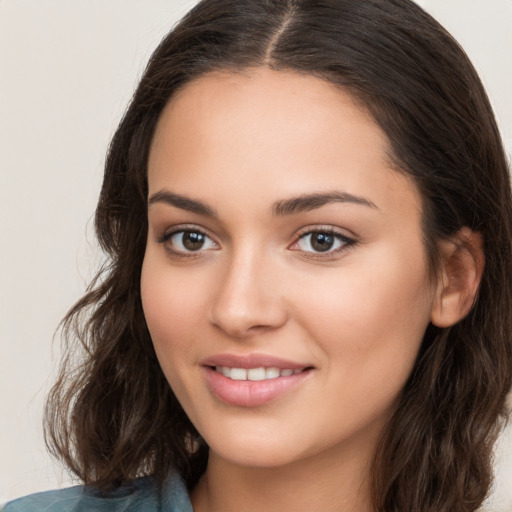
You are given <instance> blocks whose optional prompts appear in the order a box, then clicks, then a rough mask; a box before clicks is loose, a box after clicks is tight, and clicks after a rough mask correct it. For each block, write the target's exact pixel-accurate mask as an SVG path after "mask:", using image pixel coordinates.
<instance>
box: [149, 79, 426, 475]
mask: <svg viewBox="0 0 512 512" xmlns="http://www.w3.org/2000/svg"><path fill="white" fill-rule="evenodd" d="M387 147H388V142H387V140H386V137H385V135H384V133H383V132H382V131H381V130H380V128H379V127H378V126H377V125H376V123H375V122H374V121H373V120H372V119H371V117H370V116H369V115H368V114H367V113H365V112H364V111H363V110H362V109H361V108H360V107H358V106H357V105H356V104H355V103H354V102H353V101H352V99H351V97H350V96H349V95H347V94H345V93H343V92H340V90H339V89H336V88H334V87H333V86H332V85H330V84H329V83H327V82H324V81H323V80H321V79H318V78H314V77H310V76H303V75H298V74H295V73H293V72H276V71H271V70H268V69H258V70H253V71H251V72H247V73H244V74H211V75H207V76H205V77H202V78H201V79H199V80H197V81H196V82H193V83H192V84H189V85H187V86H186V88H184V89H183V90H182V91H181V92H180V93H179V94H178V95H177V96H175V97H174V98H173V99H172V101H171V102H170V103H169V104H168V105H167V107H166V108H165V110H164V111H163V113H162V116H161V118H160V120H159V124H158V127H157V130H156V134H155V137H154V140H153V144H152V147H151V151H150V158H149V167H148V180H149V208H148V219H149V233H148V239H147V248H146V255H145V259H144V264H143V269H142V282H141V289H142V301H143V307H144V313H145V315H146V320H147V324H148V327H149V330H150V333H151V336H152V339H153V343H154V346H155V350H156V353H157V356H158V359H159V362H160V365H161V367H162V369H163V371H164V373H165V375H166V377H167V379H168V381H169V384H170V385H171V387H172V389H173V391H174V393H175V394H176V396H177V398H178V400H179V401H180V403H181V404H182V406H183V408H184V409H185V411H186V413H187V414H188V416H189V418H190V419H191V421H192V422H193V423H194V425H195V426H196V428H197V430H198V431H199V432H200V433H201V434H202V436H203V437H204V439H205V440H206V442H207V443H208V445H209V446H210V449H211V450H212V453H214V454H215V455H216V456H217V457H220V458H222V459H224V460H226V461H230V462H231V463H234V464H239V465H246V466H257V467H274V466H279V465H284V464H289V463H293V462H297V461H300V460H305V459H307V458H310V457H322V456H326V454H337V456H339V455H340V454H346V453H352V454H353V453H366V452H367V450H368V447H369V446H374V444H375V440H376V438H377V436H378V434H379V433H380V432H381V429H382V428H383V425H384V424H385V423H386V421H387V420H388V419H389V417H390V414H391V413H392V412H393V410H394V407H395V404H396V401H397V397H398V396H399V393H400V391H401V389H402V388H403V386H404V383H405V381H406V379H407V377H408V376H409V374H410V372H411V369H412V367H413V364H414V360H415V357H416V355H417V352H418V349H419V346H420V343H421V340H422V337H423V334H424V332H425V329H426V326H427V324H428V323H429V320H430V315H431V308H432V300H433V290H432V286H431V285H430V284H429V283H430V280H429V273H428V266H427V262H426V254H425V250H424V247H423V244H422V236H421V205H420V203H421V200H420V197H419V194H418V192H417V190H416V188H415V185H414V184H413V183H412V182H411V181H410V180H409V179H408V178H407V177H405V176H404V175H402V174H399V173H397V172H396V171H394V170H392V169H391V168H390V167H389V165H388V162H387V156H386V155H387ZM372 443H373V444H372Z"/></svg>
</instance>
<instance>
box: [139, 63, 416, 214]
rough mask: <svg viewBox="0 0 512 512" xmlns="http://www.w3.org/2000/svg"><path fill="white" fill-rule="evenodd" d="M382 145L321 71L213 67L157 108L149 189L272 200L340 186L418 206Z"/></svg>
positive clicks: (367, 119)
mask: <svg viewBox="0 0 512 512" xmlns="http://www.w3.org/2000/svg"><path fill="white" fill-rule="evenodd" d="M388 148H389V143H388V139H387V137H386V135H385V133H384V132H383V131H382V130H381V129H380V127H379V126H378V125H377V124H376V122H375V121H374V120H373V118H372V117H371V116H370V115H369V114H368V113H367V112H366V111H365V110H364V109H363V108H362V107H361V106H359V105H358V104H357V103H356V102H355V100H354V99H353V98H352V97H351V96H350V95H349V94H348V93H346V92H344V91H342V90H340V88H338V87H336V86H334V85H332V84H331V83H329V82H327V81H325V80H322V79H320V78H317V77H313V76H310V75H302V74H299V73H296V72H291V71H284V72H283V71H273V70H270V69H267V68H261V69H255V70H251V71H248V72H244V73H227V72H226V73H212V74H209V75H206V76H203V77H201V78H199V79H197V80H195V81H194V82H192V83H190V84H188V85H187V86H185V87H184V88H183V89H182V90H181V91H180V92H179V93H178V94H176V96H175V97H173V98H172V100H171V101H170V102H169V103H168V105H167V106H166V108H165V109H164V111H163V113H162V115H161V117H160V120H159V123H158V126H157V130H156V133H155V137H154V140H153V144H152V147H151V151H150V158H149V167H148V180H149V187H150V193H154V192H156V191H157V190H158V189H160V188H172V189H173V191H174V192H177V193H185V194H189V193H190V191H191V190H193V193H194V195H195V197H196V198H198V199H205V200H206V199H213V200H214V201H217V200H218V201H217V202H221V200H222V199H223V200H233V198H234V194H236V195H237V197H238V198H244V199H245V200H246V203H245V204H246V205H249V204H251V201H250V199H251V198H253V197H254V195H255V194H259V197H260V200H264V199H266V198H267V197H268V201H269V202H274V201H275V200H278V199H281V198H283V197H286V196H297V195H300V194H304V193H305V192H308V193H311V192H323V191H325V190H329V189H339V188H342V189H343V192H346V193H352V194H354V195H379V194H380V195H381V196H382V195H384V196H386V197H381V198H380V200H381V201H384V200H385V201H387V202H389V203H393V202H396V201H397V199H399V200H400V201H404V200H406V199H409V200H411V201H412V202H411V204H414V205H416V206H418V204H419V202H418V200H419V198H418V193H417V191H416V187H415V186H414V184H413V183H412V182H411V181H410V180H409V179H408V178H407V177H405V176H404V175H403V174H401V173H398V172H396V171H395V170H393V169H391V166H390V164H389V158H388ZM226 190H227V191H228V192H230V194H226ZM383 193H384V194H383ZM200 196H204V197H200ZM276 196H279V197H276ZM370 199H371V198H370ZM372 202H376V201H374V200H373V199H372Z"/></svg>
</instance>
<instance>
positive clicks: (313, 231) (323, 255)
mask: <svg viewBox="0 0 512 512" xmlns="http://www.w3.org/2000/svg"><path fill="white" fill-rule="evenodd" d="M312 235H325V236H328V237H333V238H334V240H335V242H336V241H337V242H340V243H341V246H339V247H337V248H336V249H334V250H331V249H330V248H329V249H327V250H325V251H304V250H301V249H300V248H298V245H299V243H300V241H301V240H304V239H306V238H307V237H309V236H312ZM356 243H357V241H356V240H355V239H354V238H350V237H348V236H346V235H344V234H342V233H340V232H339V231H337V230H335V229H334V228H332V227H327V228H326V227H318V228H315V227H313V228H311V227H310V228H306V229H305V230H303V231H302V232H301V233H299V236H298V239H297V241H296V242H294V243H293V244H292V245H291V246H290V249H291V250H296V251H302V252H303V253H304V254H307V256H306V257H308V258H313V259H317V260H321V259H329V258H332V257H333V256H337V255H338V254H340V253H342V252H345V251H346V250H348V249H349V248H350V247H353V246H354V245H355V244H356ZM309 245H310V246H311V241H310V242H309ZM294 247H297V249H295V248H294Z"/></svg>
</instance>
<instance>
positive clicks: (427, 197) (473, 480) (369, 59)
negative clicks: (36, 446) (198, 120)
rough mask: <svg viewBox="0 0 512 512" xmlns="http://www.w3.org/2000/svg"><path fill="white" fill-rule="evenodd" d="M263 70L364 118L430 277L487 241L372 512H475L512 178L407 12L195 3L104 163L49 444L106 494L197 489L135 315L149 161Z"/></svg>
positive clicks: (445, 41)
mask: <svg viewBox="0 0 512 512" xmlns="http://www.w3.org/2000/svg"><path fill="white" fill-rule="evenodd" d="M255 66H269V67H270V68H272V69H275V70H294V71H296V72H299V73H304V74H309V75H314V76H317V77H319V78H322V79H324V80H327V81H329V82H331V83H333V84H335V85H337V86H338V87H340V88H342V89H343V90H345V91H347V92H348V93H350V94H351V95H352V96H353V97H354V98H355V99H356V100H357V101H358V102H359V103H360V105H361V106H363V107H364V108H365V109H367V111H368V112H369V113H370V114H371V115H372V116H373V118H374V120H375V121H376V122H377V123H378V125H380V127H381V128H382V129H383V130H384V131H385V133H386V134H387V136H388V138H389V143H390V152H391V157H392V160H393V162H394V164H395V167H396V169H397V171H398V172H402V173H405V174H407V175H409V176H411V177H412V179H413V180H414V182H415V183H416V185H417V187H418V189H419V191H420V192H421V196H422V199H423V233H424V239H425V246H426V251H427V254H428V256H429V261H430V264H431V266H432V268H433V269H434V270H435V269H436V267H437V265H438V255H437V251H436V247H437V243H438V242H439V241H440V240H442V239H447V238H450V237H452V236H453V235H454V234H455V233H457V232H458V231H459V230H460V229H461V228H462V227H463V226H467V227H469V228H471V229H472V230H474V231H477V232H479V233H481V235H482V237H483V240H484V252H485V269H484V272H483V276H482V281H481V285H480V289H479V294H478V297H477V299H476V301H475V304H474V305H473V308H472V310H471V311H470V313H469V314H468V316H467V317H466V318H465V319H463V320H462V321H461V322H459V323H458V324H456V325H454V326H453V327H450V328H445V329H441V328H436V327H434V326H432V325H430V326H429V327H428V329H427V332H426V333H425V337H424V341H423V344H422V347H421V349H420V352H419V354H418V357H417V360H416V363H415V366H414V369H413V371H412V374H411V375H410V378H409V379H408V381H407V383H406V386H405V388H404V390H403V393H402V394H401V398H400V402H399V404H398V406H397V409H396V411H395V413H394V416H393V418H392V420H391V421H390V423H389V425H388V427H387V429H386V430H385V432H384V433H383V435H382V438H381V440H380V444H379V446H378V450H377V453H376V455H375V461H374V465H373V473H372V484H373V500H374V506H375V510H377V511H379V512H395V511H401V512H403V511H407V512H469V511H474V510H476V509H477V508H478V507H479V506H480V504H481V503H482V501H483V500H484V499H485V497H486V495H487V493H488V490H489V486H490V484H491V482H492V469H491V455H492V447H493V443H494V441H495V438H496V436H497V434H498V432H499V428H500V426H501V425H502V423H503V421H504V420H505V418H506V414H507V410H506V395H507V392H508V391H509V390H510V388H511V385H512V341H511V339H512V335H511V334H512V314H511V311H512V277H511V269H512V206H511V190H510V182H509V174H508V166H507V160H506V157H505V153H504V150H503V147H502V143H501V139H500V135H499V132H498V129H497V127H496V122H495V119H494V115H493V112H492V109H491V107H490V104H489V101H488V99H487V96H486V93H485V91H484V89H483V86H482V84H481V82H480V80H479V78H478V76H477V74H476V72H475V70H474V68H473V66H472V65H471V63H470V62H469V60H468V58H467V57H466V55H465V53H464V52H463V50H462V49H461V48H460V46H459V45H458V44H457V43H456V42H455V40H454V39H453V38H452V37H451V36H450V35H449V34H448V33H447V32H446V31H445V30H444V29H443V28H442V27H441V26H440V25H439V24H438V23H437V22H436V21H435V20H434V19H433V18H431V17H430V16H429V15H428V14H427V13H425V12H424V11H423V10H422V9H421V8H420V7H418V6H417V5H416V4H414V3H413V2H412V1H410V0H358V1H353V0H314V1H313V0H203V1H202V2H200V3H199V4H198V5H197V6H196V7H195V8H193V9H192V10H191V11H190V12H189V13H188V14H187V15H186V16H185V17H184V18H183V20H182V21H181V22H180V23H178V24H177V25H176V26H175V27H174V28H173V30H172V31H171V32H170V33H169V34H168V35H167V36H166V37H165V38H164V39H163V41H162V42H161V43H160V45H159V46H158V48H157V49H156V51H155V52H154V54H153V55H152V57H151V59H150V61H149V63H148V66H147V68H146V70H145V72H144V74H143V76H142V79H141V81H140V84H139V85H138V87H137V89H136V91H135V93H134V96H133V98H132V100H131V103H130V105H129V107H128V109H127V111H126V113H125V115H124V117H123V119H122V121H121V123H120V125H119V127H118V129H117V131H116V133H115V135H114V137H113V139H112V141H111V144H110V147H109V151H108V156H107V160H106V165H105V175H104V182H103V187H102V190H101V194H100V198H99V203H98V207H97V210H96V217H95V228H96V233H97V237H98V239H99V242H100V244H101V247H102V248H103V250H104V252H105V253H106V256H107V258H108V262H107V264H106V265H105V266H104V267H103V268H102V269H101V270H100V272H98V274H97V276H96V278H95V279H94V281H93V282H92V284H91V285H90V287H89V288H88V290H87V292H86V294H85V296H84V297H83V298H82V299H81V300H80V301H79V302H78V303H77V304H76V305H75V306H74V307H73V308H72V309H71V310H70V311H69V313H68V314H67V316H66V317H65V319H64V320H63V336H64V339H65V340H67V352H66V355H65V357H64V360H63V363H62V368H61V373H60V376H59V379H58V382H57V383H56V385H55V386H54V388H53V389H52V391H51V393H50V395H49V398H48V402H47V408H46V421H45V432H46V440H47V445H48V446H49V448H50V451H51V452H52V453H53V454H55V455H57V456H58V457H60V458H61V459H62V460H63V461H64V462H65V463H66V464H67V466H68V467H69V468H70V469H71V470H72V471H73V472H74V473H75V474H76V475H78V476H79V477H80V478H81V479H82V480H83V481H84V482H85V483H87V484H91V485H94V486H96V487H97V488H99V489H101V490H103V491H107V490H109V489H113V488H115V487H116V486H118V485H120V484H122V483H124V482H126V481H129V480H131V479H133V478H135V477H137V476H140V475H142V474H153V475H155V477H156V478H157V480H158V481H159V482H162V481H163V479H164V478H165V476H166V474H167V473H168V471H169V470H170V469H171V468H175V469H177V470H178V471H179V472H180V473H181V474H182V476H183V477H184V479H185V481H186V482H187V484H188V486H189V487H193V486H194V484H195V483H196V482H197V480H198V478H199V477H200V475H201V474H202V473H203V471H204V469H205V467H206V463H207V451H208V447H207V446H206V445H205V443H204V441H202V439H201V437H200V436H199V434H198V433H197V431H196V430H195V428H194V426H193V425H192V424H191V422H190V421H189V419H188V418H187V416H186V415H185V413H184V412H183V410H182V408H181V406H180V404H179V403H178V401H177V399H176V398H175V396H174V394H173V392H172V390H171V389H170V387H169V385H168V383H167V381H166V379H165V377H164V375H163V373H162V371H161V369H160V367H159V364H158V361H157V358H156V356H155V352H154V350H153V345H152V342H151V338H150V335H149V332H148V329H147V326H146V323H145V319H144V315H143V312H142V306H141V298H140V285H139V281H140V272H141V266H142V261H143V257H144V251H145V244H146V236H147V183H146V172H147V161H148V153H149V148H150V145H151V141H152V137H153V133H154V131H155V126H156V124H157V121H158V119H159V116H160V114H161V112H162V109H163V108H164V106H165V105H166V103H167V102H168V101H169V100H170V99H172V97H173V95H174V94H175V93H176V92H177V91H178V90H179V89H181V88H183V87H185V86H186V85H187V84H188V83H190V82H191V81H192V80H196V79H198V78H200V77H201V76H203V75H205V74H206V73H209V72H212V71H217V70H227V71H232V72H238V71H240V70H244V69H248V68H251V67H255ZM80 346H81V347H82V349H83V350H82V353H81V354H80V355H79V356H77V355H76V354H77V352H76V348H77V347H80Z"/></svg>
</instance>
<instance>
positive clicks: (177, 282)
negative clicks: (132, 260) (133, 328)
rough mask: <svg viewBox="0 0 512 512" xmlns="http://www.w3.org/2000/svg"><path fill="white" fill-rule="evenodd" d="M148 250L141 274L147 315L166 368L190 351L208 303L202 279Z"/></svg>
mask: <svg viewBox="0 0 512 512" xmlns="http://www.w3.org/2000/svg"><path fill="white" fill-rule="evenodd" d="M160 259H161V258H159V257H155V256H154V255H153V254H152V252H151V251H149V250H148V253H147V254H146V257H145V259H144V263H143V266H142V274H141V299H142V306H143V310H144V316H145V318H146V322H147V325H148V329H149V332H150V334H151V338H152V340H153V344H154V347H155V350H156V352H157V356H158V359H159V361H160V364H161V366H162V367H163V370H164V372H166V370H167V369H168V368H169V367H170V366H171V365H173V364H174V362H173V361H174V359H176V358H180V357H183V356H184V355H186V354H188V353H190V352H191V351H192V350H193V348H194V344H192V343H190V340H191V339H193V338H195V337H197V336H198V329H199V324H198V322H197V319H198V318H199V316H200V314H201V313H203V312H204V310H205V308H206V305H205V300H204V294H203V293H202V292H201V288H202V286H201V280H199V279H198V280H197V281H193V282H191V280H190V277H187V273H186V272H179V271H172V269H171V267H170V266H169V265H168V264H166V262H165V261H160ZM194 283H196V284H195V286H194Z"/></svg>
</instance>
